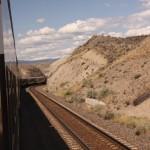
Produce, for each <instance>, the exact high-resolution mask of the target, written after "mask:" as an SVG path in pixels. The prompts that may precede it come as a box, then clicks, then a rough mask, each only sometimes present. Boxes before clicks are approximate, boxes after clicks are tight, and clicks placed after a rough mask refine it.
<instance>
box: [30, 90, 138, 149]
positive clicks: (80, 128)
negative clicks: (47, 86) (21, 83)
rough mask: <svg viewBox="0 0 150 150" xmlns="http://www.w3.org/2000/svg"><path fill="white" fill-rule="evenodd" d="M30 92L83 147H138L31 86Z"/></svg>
mask: <svg viewBox="0 0 150 150" xmlns="http://www.w3.org/2000/svg"><path fill="white" fill-rule="evenodd" d="M29 92H30V94H32V96H34V98H36V99H38V101H40V103H42V105H44V106H45V108H46V109H47V110H48V111H49V112H50V113H51V114H52V115H53V116H54V117H55V118H56V119H57V120H58V121H59V122H60V123H61V124H62V125H63V126H64V128H65V129H66V130H67V131H68V132H69V133H70V134H71V135H72V136H73V138H74V139H75V140H76V141H77V143H78V144H79V145H80V146H81V147H82V148H83V149H92V150H129V149H136V148H134V147H130V146H129V145H126V144H123V143H122V142H120V141H118V140H116V139H114V138H113V137H112V136H110V135H109V134H108V133H106V132H104V131H102V130H100V129H99V128H97V127H95V126H93V125H92V124H90V123H89V122H87V121H86V120H84V119H83V118H81V117H80V116H79V115H76V114H75V113H73V112H72V111H70V110H69V109H67V108H66V107H65V106H63V105H62V104H59V103H58V102H56V101H55V100H54V99H50V98H49V97H47V96H46V95H44V94H43V93H41V92H39V91H38V90H36V88H34V87H31V88H30V89H29Z"/></svg>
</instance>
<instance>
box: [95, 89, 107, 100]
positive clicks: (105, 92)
mask: <svg viewBox="0 0 150 150" xmlns="http://www.w3.org/2000/svg"><path fill="white" fill-rule="evenodd" d="M109 94H110V91H109V89H107V88H104V89H102V90H101V91H100V94H99V96H98V98H99V99H101V98H104V97H106V96H108V95H109Z"/></svg>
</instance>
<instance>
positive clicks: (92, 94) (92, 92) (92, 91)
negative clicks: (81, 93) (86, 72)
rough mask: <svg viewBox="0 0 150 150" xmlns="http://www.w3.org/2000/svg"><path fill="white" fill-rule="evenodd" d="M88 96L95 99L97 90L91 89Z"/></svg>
mask: <svg viewBox="0 0 150 150" xmlns="http://www.w3.org/2000/svg"><path fill="white" fill-rule="evenodd" d="M87 97H88V98H94V99H95V98H96V97H97V92H96V91H94V90H90V91H88V92H87Z"/></svg>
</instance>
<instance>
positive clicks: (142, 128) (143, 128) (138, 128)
mask: <svg viewBox="0 0 150 150" xmlns="http://www.w3.org/2000/svg"><path fill="white" fill-rule="evenodd" d="M114 121H115V122H118V123H120V124H123V125H125V126H127V127H128V128H131V129H135V134H136V135H140V134H144V133H146V132H147V131H150V120H149V119H147V118H139V117H132V116H125V115H116V116H115V117H114Z"/></svg>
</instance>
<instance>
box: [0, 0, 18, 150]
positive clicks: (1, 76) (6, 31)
mask: <svg viewBox="0 0 150 150" xmlns="http://www.w3.org/2000/svg"><path fill="white" fill-rule="evenodd" d="M19 82H20V81H19V71H18V63H17V56H16V50H15V40H14V32H13V23H12V16H11V9H10V0H1V1H0V150H19V110H20V88H19V87H20V83H19Z"/></svg>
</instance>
